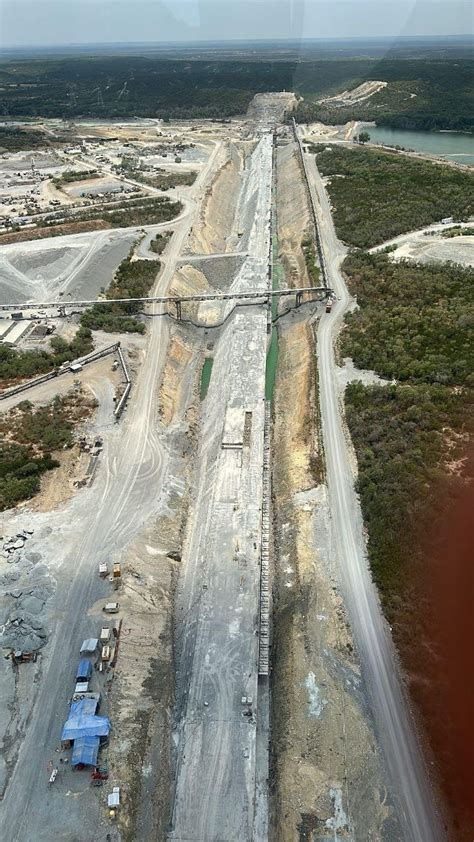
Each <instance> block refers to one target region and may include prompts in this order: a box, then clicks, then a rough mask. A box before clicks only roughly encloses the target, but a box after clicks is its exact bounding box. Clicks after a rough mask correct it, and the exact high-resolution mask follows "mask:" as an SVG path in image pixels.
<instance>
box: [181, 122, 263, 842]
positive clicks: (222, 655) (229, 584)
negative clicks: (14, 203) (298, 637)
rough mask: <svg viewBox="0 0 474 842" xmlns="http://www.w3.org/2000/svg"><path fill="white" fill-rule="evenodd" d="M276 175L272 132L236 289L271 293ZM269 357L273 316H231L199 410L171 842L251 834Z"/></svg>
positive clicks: (246, 179)
mask: <svg viewBox="0 0 474 842" xmlns="http://www.w3.org/2000/svg"><path fill="white" fill-rule="evenodd" d="M271 180H272V138H271V135H268V134H267V135H265V136H263V137H262V139H261V141H260V143H259V144H258V146H257V147H256V149H255V151H254V153H253V155H252V156H251V158H250V160H249V163H248V166H247V168H246V170H245V173H244V176H243V178H242V186H241V194H240V200H239V201H238V202H237V211H236V219H238V220H239V222H240V224H241V226H242V230H243V231H245V235H246V239H247V237H248V244H247V242H246V243H245V250H246V251H248V255H247V257H246V259H245V261H244V262H243V264H242V266H241V268H240V269H239V271H238V272H237V274H236V277H235V280H234V282H233V284H232V286H231V289H232V291H234V290H235V291H237V290H239V291H242V292H245V291H247V290H249V289H262V290H265V289H267V288H268V253H269V237H270V202H271ZM242 199H243V200H244V201H242ZM266 352H267V315H266V313H265V311H264V310H262V309H261V308H256V309H255V310H250V309H249V310H248V311H247V312H246V313H245V314H243V313H239V312H237V313H234V314H233V315H232V316H231V317H230V319H229V321H228V323H227V324H226V326H225V328H224V329H223V332H222V335H221V336H220V337H219V339H218V340H217V341H216V346H215V356H214V365H213V370H212V377H211V382H210V386H209V391H208V394H207V398H206V401H205V403H204V405H203V411H202V421H201V431H200V440H201V444H200V449H199V455H198V470H197V478H198V481H197V488H196V494H195V501H194V506H193V516H192V518H191V523H190V528H189V533H188V538H187V541H186V546H185V551H184V553H183V574H182V580H181V584H180V591H179V596H178V618H177V649H178V682H177V711H176V732H175V740H176V743H177V757H176V790H175V797H174V805H173V812H172V828H171V832H170V834H169V839H173V840H185V839H193V840H195V842H198V841H199V842H217V840H223V839H225V840H234V839H235V840H237V839H242V840H250V839H252V838H253V821H254V809H255V788H256V719H255V717H256V715H257V713H258V711H257V657H258V637H257V634H256V632H257V629H258V605H259V581H260V568H259V559H260V549H261V517H262V515H261V500H262V482H263V428H264V400H263V397H264V393H265V360H266ZM242 697H244V699H249V702H248V703H247V702H244V703H242Z"/></svg>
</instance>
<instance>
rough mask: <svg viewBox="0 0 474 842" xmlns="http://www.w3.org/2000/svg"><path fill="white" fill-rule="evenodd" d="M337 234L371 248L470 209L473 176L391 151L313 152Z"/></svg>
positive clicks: (464, 215)
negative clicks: (325, 185) (326, 182)
mask: <svg viewBox="0 0 474 842" xmlns="http://www.w3.org/2000/svg"><path fill="white" fill-rule="evenodd" d="M316 158H317V164H318V168H319V170H320V172H321V173H322V174H323V175H325V176H329V177H330V183H329V185H328V190H329V195H330V198H331V204H332V206H333V209H334V222H335V225H336V229H337V232H338V235H339V237H340V238H341V239H342V240H344V242H346V243H348V244H349V245H352V246H358V247H360V248H370V247H371V246H375V245H377V244H379V243H383V242H384V241H385V240H388V239H390V238H391V237H396V236H397V235H398V234H403V233H404V232H405V231H411V230H413V229H415V228H422V227H423V226H424V225H429V224H431V223H432V222H439V221H440V220H441V219H443V218H444V217H447V216H454V218H455V219H458V220H467V219H468V217H469V216H470V215H471V213H472V196H473V194H474V174H471V173H467V172H463V171H461V170H457V169H455V168H454V167H449V166H443V165H439V164H432V163H430V162H429V161H422V160H419V159H418V160H417V159H415V158H409V157H407V156H406V155H398V154H397V153H395V152H379V151H378V150H375V149H363V148H361V147H355V148H354V149H340V148H339V147H336V146H332V147H331V148H329V149H327V151H326V147H325V149H324V150H323V151H321V152H318V153H317V156H316Z"/></svg>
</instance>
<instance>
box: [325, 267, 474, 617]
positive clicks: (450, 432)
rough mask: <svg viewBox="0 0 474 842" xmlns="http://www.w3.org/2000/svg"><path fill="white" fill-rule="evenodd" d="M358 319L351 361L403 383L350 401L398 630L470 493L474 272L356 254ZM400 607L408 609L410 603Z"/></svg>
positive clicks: (352, 393) (384, 586)
mask: <svg viewBox="0 0 474 842" xmlns="http://www.w3.org/2000/svg"><path fill="white" fill-rule="evenodd" d="M344 270H345V272H346V274H347V275H348V278H349V284H350V287H351V290H352V292H353V293H354V294H356V295H357V300H358V303H359V307H360V309H359V310H357V311H355V312H354V313H353V314H352V315H350V316H348V318H347V327H346V328H345V329H344V331H343V333H342V337H341V350H342V353H343V355H350V356H352V357H353V359H354V361H355V363H356V364H357V365H358V366H359V367H363V368H370V369H373V370H375V371H376V372H377V373H378V374H380V375H382V376H384V377H389V378H393V379H394V380H395V381H397V382H396V383H394V384H392V385H388V386H383V385H380V386H370V387H367V386H363V385H362V384H361V383H354V384H351V385H350V386H348V388H347V390H346V410H347V420H348V424H349V428H350V432H351V436H352V440H353V443H354V446H355V449H356V453H357V459H358V465H359V473H358V480H357V490H358V492H359V494H360V498H361V505H362V510H363V514H364V519H365V522H366V524H367V527H368V535H369V538H368V552H369V559H370V563H371V567H372V570H373V574H374V578H375V581H376V583H377V585H378V587H379V589H380V593H381V596H382V600H383V602H384V606H385V609H386V611H387V614H388V616H389V618H390V620H391V622H395V620H396V618H397V616H398V613H397V612H398V610H399V608H400V607H401V604H404V601H405V600H406V598H407V595H408V592H409V588H410V580H411V578H412V574H413V573H414V571H415V570H416V568H417V565H420V564H424V565H426V564H429V559H426V558H425V557H424V556H423V546H422V542H423V539H424V537H425V535H426V534H427V532H429V529H430V524H431V523H432V522H433V518H435V517H446V511H447V509H448V508H449V504H450V502H451V501H452V500H453V499H455V496H456V494H457V493H459V489H460V488H461V486H462V484H463V483H465V482H466V480H467V475H466V472H468V471H469V462H467V461H466V460H465V456H466V453H467V451H468V442H469V439H470V438H471V436H472V433H473V418H474V412H473V410H474V400H473V394H474V389H473V387H474V378H473V371H474V366H473V362H474V360H473V348H474V342H473V340H474V336H473V326H474V307H473V280H474V279H473V273H472V271H470V270H467V269H463V268H461V267H459V266H455V265H451V264H444V265H429V266H426V265H413V264H408V263H402V264H396V263H391V262H390V260H389V258H388V256H387V255H368V254H352V255H350V256H349V257H348V258H347V259H346V261H345V264H344ZM400 598H402V603H401V602H400Z"/></svg>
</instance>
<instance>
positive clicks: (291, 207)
mask: <svg viewBox="0 0 474 842" xmlns="http://www.w3.org/2000/svg"><path fill="white" fill-rule="evenodd" d="M300 178H301V176H300V164H299V158H298V157H297V155H296V149H295V146H294V144H289V145H288V146H284V147H282V148H280V149H279V150H278V166H277V190H278V198H279V204H278V239H279V246H280V252H281V255H282V262H283V266H284V268H285V277H286V278H287V279H288V280H289V282H290V286H296V285H297V282H299V283H300V286H308V285H309V279H308V273H307V271H306V264H305V259H304V255H303V252H302V250H301V247H300V246H301V238H302V233H303V232H305V231H306V230H307V229H308V228H309V224H310V216H309V208H308V203H307V201H306V196H305V194H304V193H303V192H302V190H301V182H300Z"/></svg>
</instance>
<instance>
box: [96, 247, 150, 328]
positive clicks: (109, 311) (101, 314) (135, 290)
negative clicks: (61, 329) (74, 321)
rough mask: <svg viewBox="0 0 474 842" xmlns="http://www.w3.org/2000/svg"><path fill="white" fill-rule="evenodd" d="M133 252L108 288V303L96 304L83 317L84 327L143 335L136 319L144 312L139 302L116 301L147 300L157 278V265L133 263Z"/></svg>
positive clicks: (143, 326)
mask: <svg viewBox="0 0 474 842" xmlns="http://www.w3.org/2000/svg"><path fill="white" fill-rule="evenodd" d="M132 253H133V250H132V252H130V254H129V256H128V257H126V258H125V260H123V261H122V263H121V264H120V266H119V268H118V269H117V271H116V273H115V277H114V279H113V281H112V283H111V285H110V286H109V288H108V290H107V293H106V297H107V299H108V300H109V301H110V302H112V303H109V304H94V306H93V307H92V308H91V309H90V310H86V311H85V312H84V313H83V314H82V316H81V324H82V325H83V326H84V327H86V328H89V329H91V330H105V331H106V332H107V333H144V332H145V325H144V324H143V322H141V321H139V320H138V319H137V318H135V317H136V315H137V313H138V312H139V311H140V309H142V307H141V305H140V304H139V303H130V304H122V303H119V302H118V301H115V303H114V299H118V298H144V297H146V296H147V295H148V293H149V291H150V288H151V286H152V285H153V282H154V280H155V278H156V274H157V269H158V267H157V263H156V261H150V260H132V259H131V258H132Z"/></svg>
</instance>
